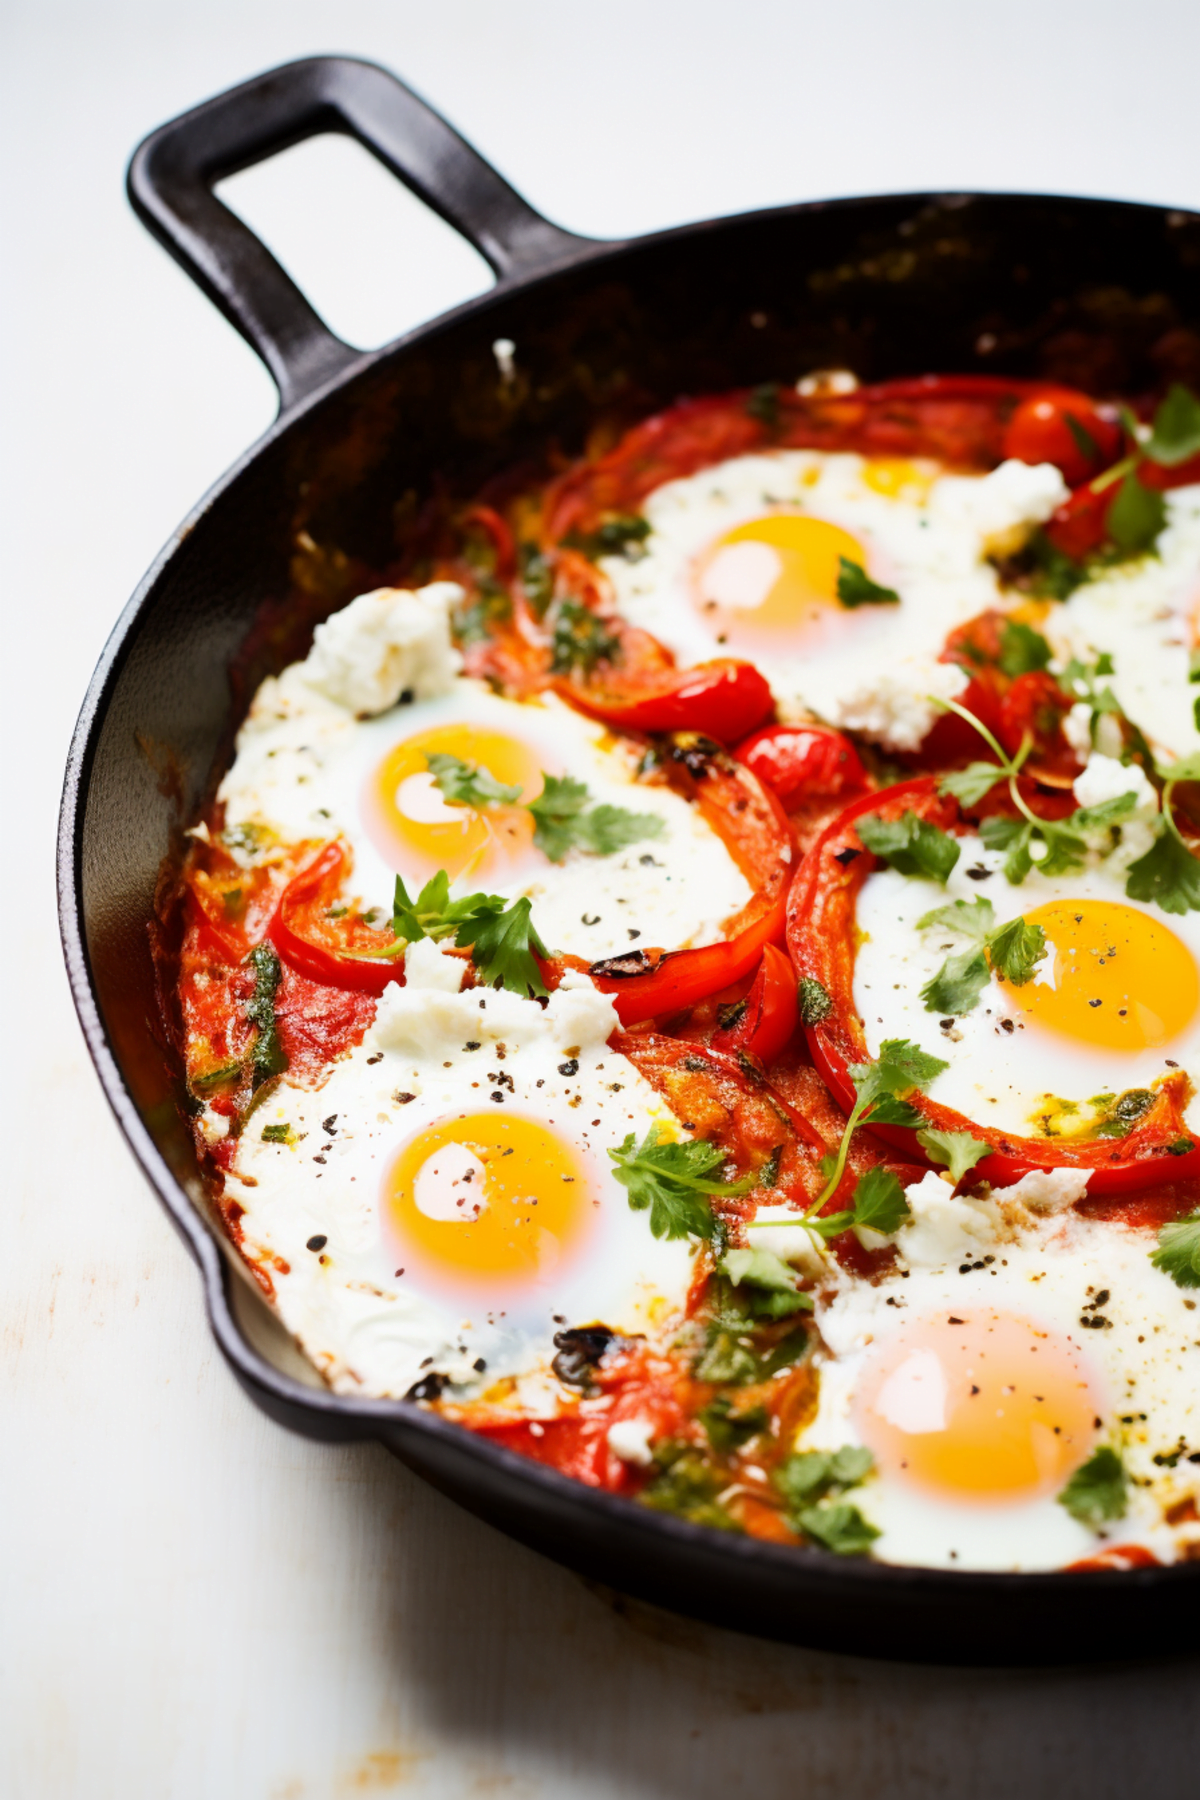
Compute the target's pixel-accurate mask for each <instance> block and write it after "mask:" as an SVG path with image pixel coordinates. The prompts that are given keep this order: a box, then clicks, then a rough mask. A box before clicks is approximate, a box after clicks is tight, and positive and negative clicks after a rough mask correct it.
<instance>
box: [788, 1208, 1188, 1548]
mask: <svg viewBox="0 0 1200 1800" xmlns="http://www.w3.org/2000/svg"><path fill="white" fill-rule="evenodd" d="M1071 1179H1072V1180H1074V1181H1075V1182H1076V1183H1078V1182H1079V1180H1080V1178H1079V1177H1078V1176H1076V1175H1074V1174H1072V1176H1071ZM1041 1180H1042V1178H1041V1177H1028V1178H1026V1182H1023V1183H1018V1184H1017V1185H1016V1186H1015V1187H1012V1188H1008V1189H1001V1190H999V1191H997V1192H996V1193H995V1194H992V1195H989V1196H988V1197H987V1198H985V1199H982V1200H963V1199H956V1198H954V1197H953V1195H952V1192H951V1188H950V1186H949V1185H948V1183H947V1182H946V1180H945V1179H944V1178H943V1177H941V1176H939V1175H936V1174H933V1173H930V1174H927V1175H925V1176H924V1178H923V1179H922V1180H921V1181H920V1182H919V1183H916V1184H913V1185H911V1186H910V1187H909V1188H908V1190H907V1199H908V1202H909V1205H910V1208H911V1217H910V1219H909V1220H908V1221H907V1222H906V1223H905V1225H903V1226H902V1227H901V1229H900V1230H899V1231H898V1232H897V1233H896V1234H895V1236H894V1238H893V1239H892V1240H891V1241H892V1242H893V1243H894V1244H895V1247H896V1252H897V1260H896V1265H895V1267H894V1268H893V1269H892V1270H891V1271H889V1272H885V1273H884V1274H883V1275H882V1276H881V1277H877V1278H876V1279H875V1280H873V1281H865V1280H862V1279H858V1278H856V1277H854V1276H853V1275H851V1274H849V1273H848V1272H846V1271H842V1272H840V1273H836V1274H832V1277H831V1279H827V1282H826V1285H825V1287H824V1289H823V1292H822V1294H821V1296H820V1298H819V1299H818V1304H817V1308H816V1319H817V1323H818V1326H819V1329H820V1333H821V1339H822V1348H821V1349H820V1351H819V1352H818V1353H817V1356H816V1359H815V1361H816V1367H817V1370H818V1376H819V1398H818V1407H817V1412H816V1415H815V1417H814V1418H813V1419H812V1420H811V1422H810V1423H809V1424H808V1425H807V1426H806V1427H805V1428H804V1429H803V1430H802V1431H801V1432H800V1433H799V1434H798V1436H797V1439H796V1445H795V1448H796V1449H798V1450H822V1449H824V1450H833V1449H838V1448H840V1447H841V1446H842V1445H844V1444H856V1445H857V1444H861V1445H865V1446H866V1447H867V1448H868V1449H870V1450H871V1452H872V1453H873V1456H874V1472H873V1474H872V1475H871V1476H870V1477H869V1478H868V1479H867V1480H866V1481H865V1482H864V1484H863V1485H862V1486H861V1487H858V1488H855V1489H854V1490H853V1492H852V1494H851V1496H850V1498H851V1499H852V1500H853V1502H854V1504H855V1505H857V1506H858V1508H859V1510H860V1511H861V1512H862V1514H863V1516H864V1517H865V1518H866V1519H867V1520H869V1522H870V1523H871V1524H872V1525H873V1526H874V1527H875V1528H876V1529H877V1530H878V1531H879V1532H880V1534H881V1535H880V1537H879V1538H878V1540H877V1541H876V1542H875V1543H874V1545H873V1546H872V1549H873V1554H874V1555H876V1556H877V1557H879V1558H880V1559H882V1560H884V1561H889V1562H900V1563H910V1564H911V1563H916V1564H921V1565H924V1566H929V1567H949V1568H975V1569H993V1570H1025V1571H1031V1570H1037V1569H1051V1568H1058V1567H1062V1566H1063V1565H1065V1564H1068V1563H1071V1562H1073V1561H1078V1560H1081V1559H1083V1558H1085V1557H1088V1556H1091V1555H1094V1554H1095V1553H1096V1551H1097V1549H1098V1548H1100V1547H1102V1545H1103V1544H1104V1543H1105V1542H1114V1543H1118V1542H1119V1543H1121V1544H1141V1545H1143V1546H1145V1548H1147V1549H1148V1550H1150V1551H1151V1552H1152V1553H1153V1554H1154V1555H1156V1556H1157V1557H1158V1558H1159V1559H1160V1560H1162V1561H1166V1562H1170V1561H1172V1560H1174V1559H1175V1557H1176V1556H1178V1555H1180V1554H1185V1553H1186V1552H1187V1550H1188V1547H1189V1546H1190V1544H1191V1542H1192V1540H1193V1538H1194V1537H1195V1535H1196V1533H1195V1530H1194V1528H1193V1527H1192V1526H1191V1525H1190V1524H1188V1523H1186V1522H1183V1523H1172V1519H1171V1517H1169V1515H1173V1516H1174V1518H1175V1519H1176V1520H1178V1519H1180V1517H1181V1515H1188V1516H1190V1514H1191V1511H1192V1508H1191V1507H1190V1506H1189V1504H1188V1503H1189V1501H1193V1500H1194V1497H1195V1496H1196V1495H1197V1494H1200V1468H1197V1466H1196V1465H1197V1464H1198V1463H1200V1384H1198V1379H1197V1378H1198V1376H1200V1326H1198V1325H1197V1321H1196V1302H1195V1301H1194V1300H1192V1299H1190V1298H1189V1297H1188V1296H1187V1295H1186V1294H1185V1293H1183V1292H1182V1291H1181V1290H1180V1289H1179V1288H1178V1287H1176V1286H1175V1284H1174V1283H1173V1282H1172V1281H1171V1279H1170V1278H1169V1276H1167V1275H1165V1274H1163V1273H1162V1272H1161V1271H1159V1270H1158V1269H1156V1268H1154V1267H1153V1265H1152V1264H1151V1262H1150V1259H1149V1255H1148V1250H1149V1248H1150V1247H1152V1244H1153V1238H1152V1235H1151V1234H1150V1233H1149V1232H1146V1231H1144V1230H1135V1229H1130V1228H1128V1227H1126V1226H1124V1225H1122V1224H1120V1223H1114V1222H1111V1221H1106V1220H1100V1219H1094V1218H1087V1217H1085V1216H1083V1215H1081V1214H1080V1213H1077V1212H1075V1211H1073V1210H1071V1208H1070V1206H1069V1204H1068V1205H1067V1206H1065V1207H1063V1208H1061V1209H1060V1210H1054V1211H1051V1212H1049V1213H1047V1212H1044V1211H1041V1212H1039V1211H1034V1210H1031V1208H1030V1205H1029V1204H1027V1200H1032V1201H1033V1202H1034V1204H1035V1205H1037V1206H1041V1205H1043V1204H1044V1202H1045V1200H1046V1194H1045V1192H1043V1191H1042V1189H1039V1188H1038V1186H1037V1184H1038V1182H1039V1181H1041ZM1058 1198H1059V1200H1061V1199H1063V1198H1064V1196H1063V1195H1059V1196H1058ZM784 1229H786V1228H784ZM794 1229H795V1228H794V1227H793V1228H791V1230H794ZM789 1235H790V1233H789ZM1101 1445H1111V1446H1112V1447H1113V1448H1115V1449H1116V1450H1117V1451H1118V1452H1119V1454H1120V1455H1121V1457H1122V1460H1123V1461H1124V1464H1125V1467H1126V1469H1127V1471H1128V1474H1129V1477H1130V1488H1129V1495H1128V1500H1127V1507H1126V1513H1125V1517H1124V1518H1122V1519H1120V1520H1114V1521H1112V1522H1111V1523H1109V1524H1104V1523H1101V1524H1100V1525H1098V1526H1097V1525H1094V1524H1092V1523H1085V1522H1083V1521H1081V1520H1079V1519H1078V1518H1076V1517H1074V1516H1073V1515H1072V1514H1071V1513H1070V1512H1069V1511H1068V1510H1067V1509H1066V1508H1065V1507H1064V1506H1063V1505H1062V1504H1061V1502H1060V1499H1059V1496H1060V1495H1061V1493H1062V1491H1063V1489H1064V1487H1065V1486H1066V1484H1067V1482H1068V1481H1069V1479H1070V1478H1071V1476H1072V1475H1073V1474H1074V1473H1075V1471H1076V1470H1077V1469H1078V1468H1079V1467H1080V1466H1081V1465H1082V1464H1083V1463H1084V1462H1085V1461H1086V1460H1087V1459H1088V1458H1089V1457H1090V1456H1091V1455H1092V1453H1093V1452H1094V1451H1095V1449H1096V1448H1097V1447H1098V1446H1101ZM1192 1458H1194V1459H1195V1461H1193V1460H1191V1459H1192Z"/></svg>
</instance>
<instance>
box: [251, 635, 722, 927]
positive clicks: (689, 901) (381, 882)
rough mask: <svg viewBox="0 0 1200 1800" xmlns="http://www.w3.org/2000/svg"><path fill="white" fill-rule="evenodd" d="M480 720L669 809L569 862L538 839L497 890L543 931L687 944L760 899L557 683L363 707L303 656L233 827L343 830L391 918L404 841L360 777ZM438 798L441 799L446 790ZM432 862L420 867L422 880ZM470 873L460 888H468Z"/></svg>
mask: <svg viewBox="0 0 1200 1800" xmlns="http://www.w3.org/2000/svg"><path fill="white" fill-rule="evenodd" d="M459 723H463V724H470V725H474V726H477V727H481V728H485V729H488V730H493V731H498V732H502V733H505V734H507V735H508V736H511V737H514V738H517V739H520V740H522V741H523V742H525V743H527V744H528V745H530V746H531V747H532V748H533V750H534V751H535V753H536V755H537V757H538V758H539V759H540V760H541V761H542V763H543V766H544V767H545V768H547V769H549V770H551V771H553V772H561V773H564V774H568V775H573V776H575V777H576V778H577V779H579V780H582V781H584V782H586V784H587V787H588V789H589V792H590V794H591V796H592V799H593V800H594V801H596V802H597V803H607V804H610V805H614V806H619V807H623V808H625V809H626V810H628V811H631V812H639V813H651V814H653V815H654V816H655V817H656V818H658V819H660V820H661V821H662V826H663V830H662V833H661V835H660V836H658V837H653V838H646V839H645V840H643V841H639V842H637V843H634V844H632V845H630V846H629V847H628V848H627V849H625V850H620V851H617V852H616V853H615V854H614V855H611V856H599V855H594V854H589V853H585V852H583V851H579V850H571V851H569V852H568V853H567V856H566V858H565V860H564V861H563V862H562V863H561V864H555V863H552V862H550V861H549V859H548V858H547V857H545V856H544V855H543V854H542V852H541V851H540V850H531V853H530V859H529V862H528V863H527V864H526V865H524V866H522V867H521V868H520V869H519V870H518V871H517V872H516V876H515V879H513V880H510V881H508V882H507V883H504V882H498V883H497V884H496V886H495V888H494V889H493V890H492V891H495V892H498V893H500V894H502V895H504V897H505V898H507V899H515V898H517V897H518V896H520V895H528V896H529V898H530V899H531V900H532V901H533V903H534V911H533V919H534V923H535V925H536V927H537V929H538V931H539V933H540V935H541V937H542V939H543V941H544V942H545V943H546V944H547V945H548V946H549V947H550V948H551V949H553V950H560V951H564V952H568V953H571V954H574V955H577V956H586V957H587V958H588V959H589V960H590V961H595V960H597V959H598V958H600V957H604V956H613V955H616V954H619V953H620V952H622V951H627V950H630V949H631V948H633V947H635V945H641V946H649V945H655V946H659V947H662V948H664V949H670V950H676V949H684V948H686V947H688V946H690V945H699V944H707V943H713V942H716V941H717V940H719V939H720V938H721V937H722V936H723V932H722V921H723V920H724V919H726V918H729V917H730V916H731V915H733V914H734V913H736V912H738V911H739V910H740V908H741V907H743V906H744V905H745V904H746V902H747V901H748V900H749V899H750V886H749V883H748V882H747V881H746V878H745V876H744V875H743V874H742V873H741V871H740V869H739V868H738V867H737V865H736V863H734V861H733V859H732V858H731V857H730V855H729V852H728V850H727V849H726V848H725V846H724V844H723V843H722V842H721V840H720V838H719V837H718V836H717V835H716V833H715V832H714V831H713V830H712V828H711V827H710V826H709V825H708V823H707V822H706V821H705V819H704V818H703V817H702V815H701V814H700V812H699V811H698V809H697V808H695V807H693V806H692V805H690V804H689V802H688V801H686V800H685V799H684V798H683V797H682V796H681V795H679V794H676V793H674V792H672V791H671V790H670V789H668V788H665V787H656V786H649V785H646V784H643V783H640V782H637V781H636V780H635V772H636V762H637V753H636V750H634V749H633V748H632V747H631V746H629V745H626V744H624V743H618V742H615V741H614V740H613V739H612V738H611V737H609V736H608V734H607V733H606V730H605V727H604V726H603V725H600V724H597V723H596V722H595V721H593V720H591V719H585V718H583V717H582V716H581V715H580V714H579V713H576V712H574V711H573V710H572V709H571V708H570V707H569V706H566V705H564V704H563V703H562V702H561V701H560V700H558V699H557V698H556V696H554V695H552V694H551V695H546V696H543V697H541V698H538V699H532V700H526V701H516V700H507V699H504V698H503V697H501V696H500V695H498V694H494V693H492V692H491V690H490V689H489V688H488V687H487V686H486V685H485V684H484V683H483V682H480V681H473V680H470V679H469V678H467V677H465V676H457V677H452V678H451V680H450V682H449V684H448V691H446V692H442V693H438V694H436V695H434V696H432V697H430V698H426V699H416V700H413V701H410V702H409V703H407V704H403V703H402V704H400V705H396V706H392V707H390V708H389V709H388V710H387V711H385V712H381V713H379V714H378V715H377V716H375V717H372V718H356V717H355V716H354V714H353V713H351V712H350V711H349V710H348V709H347V708H346V707H345V706H342V705H340V704H338V703H337V702H336V701H334V700H331V699H329V698H327V697H326V696H325V695H324V694H322V693H320V692H319V691H317V690H316V689H315V688H314V687H313V686H312V685H311V684H310V682H309V681H308V680H307V679H306V669H305V666H304V665H303V664H297V665H293V666H292V667H291V668H290V669H288V670H287V671H285V673H284V675H283V676H282V677H281V678H280V679H279V680H278V681H267V682H264V684H263V686H262V688H260V690H259V692H258V694H257V696H256V697H255V701H254V705H253V707H252V708H251V712H250V715H249V717H248V719H247V720H246V723H245V724H244V726H243V727H242V730H241V732H240V734H239V737H238V746H237V757H236V760H235V761H234V763H233V766H232V768H231V769H230V770H229V773H228V774H227V775H226V776H225V778H224V780H223V781H222V783H221V787H220V790H219V798H220V799H221V800H222V801H223V802H224V805H225V819H226V827H227V829H228V828H234V827H238V826H245V825H250V826H259V827H262V826H265V827H266V828H267V830H268V831H269V832H271V833H273V834H275V835H276V836H278V837H279V838H281V839H283V840H284V841H285V842H290V843H296V842H299V841H302V840H304V839H306V838H308V839H311V838H331V837H335V836H341V837H342V838H344V839H345V841H346V842H347V843H348V844H349V845H350V847H351V849H352V851H353V854H354V872H353V876H352V878H351V888H352V891H353V893H354V894H356V895H357V896H359V897H360V898H361V899H362V901H363V902H364V905H365V906H366V907H375V908H377V909H378V910H379V913H380V915H381V916H382V917H384V918H387V917H390V915H391V910H392V891H393V887H394V883H395V877H396V874H397V873H400V874H403V875H405V876H406V879H407V880H408V885H409V888H410V892H411V891H413V879H414V877H413V871H412V870H411V868H410V869H405V868H403V867H402V866H400V865H401V862H402V857H403V852H402V850H397V852H396V853H395V855H394V857H393V858H390V859H389V858H388V857H386V856H385V855H383V854H381V851H380V849H379V847H378V843H377V841H376V839H375V838H374V837H373V836H372V834H371V832H370V831H369V830H368V828H367V825H366V822H365V816H364V808H363V800H362V796H363V789H364V785H365V784H366V783H367V781H368V778H369V776H370V775H371V773H372V771H373V770H375V769H376V768H378V766H379V764H380V763H381V762H382V761H383V759H384V758H385V757H386V755H387V754H388V752H389V750H391V749H392V748H393V747H394V746H395V745H396V744H398V743H401V742H403V741H404V740H405V739H406V738H409V737H411V736H414V735H415V734H417V733H419V732H424V731H427V730H429V729H431V728H433V727H435V726H443V725H451V724H459ZM434 803H435V804H440V802H439V801H438V800H437V797H436V796H435V797H434ZM427 873H428V871H426V870H421V871H420V872H419V873H418V874H417V875H416V876H415V880H416V884H417V885H418V886H419V885H420V884H421V882H423V881H424V879H425V878H426V875H427ZM479 886H480V881H479V880H478V879H476V880H472V879H470V878H468V877H464V878H463V879H461V880H460V881H458V882H457V883H456V884H455V886H454V889H453V891H454V892H460V891H461V892H470V891H474V890H475V889H477V888H478V887H479Z"/></svg>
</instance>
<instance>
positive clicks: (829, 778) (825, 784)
mask: <svg viewBox="0 0 1200 1800" xmlns="http://www.w3.org/2000/svg"><path fill="white" fill-rule="evenodd" d="M733 754H734V755H735V756H736V757H737V759H738V761H739V762H743V763H745V765H746V767H747V768H748V769H752V770H753V771H754V773H755V774H756V775H757V776H758V779H759V780H760V781H761V782H762V784H763V786H764V787H768V788H770V790H771V792H772V793H773V794H774V795H775V797H776V799H777V800H779V801H780V802H781V804H782V805H783V806H785V807H787V808H788V809H789V810H790V809H791V808H792V807H794V806H797V805H799V804H800V802H801V801H804V800H809V799H820V800H825V799H834V798H836V797H837V796H839V795H845V796H846V798H847V799H849V798H850V796H851V795H853V794H861V793H862V792H863V791H864V789H866V788H869V787H871V786H873V785H874V784H873V783H872V780H871V777H870V776H869V775H868V774H867V771H866V770H865V769H864V768H863V765H862V759H861V757H860V756H859V754H858V751H857V750H856V749H855V748H854V745H853V744H852V743H851V742H850V739H849V738H848V737H845V736H843V734H842V733H841V732H840V731H834V730H833V728H832V726H829V725H767V726H765V727H764V729H763V730H762V731H756V732H755V733H754V735H753V736H752V737H748V738H746V739H744V741H743V742H742V743H740V744H739V745H738V747H737V749H736V750H735V751H734V753H733Z"/></svg>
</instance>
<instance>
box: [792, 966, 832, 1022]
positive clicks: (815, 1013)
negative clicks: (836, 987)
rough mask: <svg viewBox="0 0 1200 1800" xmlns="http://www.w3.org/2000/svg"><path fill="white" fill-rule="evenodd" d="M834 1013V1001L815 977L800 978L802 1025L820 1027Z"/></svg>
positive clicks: (805, 976)
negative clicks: (823, 1020)
mask: <svg viewBox="0 0 1200 1800" xmlns="http://www.w3.org/2000/svg"><path fill="white" fill-rule="evenodd" d="M832 1011H833V1001H832V1000H831V999H830V997H829V990H828V989H827V988H826V987H825V986H824V985H823V984H822V983H821V982H819V981H818V980H817V978H816V976H815V975H802V976H801V978H800V1023H801V1024H802V1025H819V1024H820V1023H821V1021H822V1019H827V1018H828V1017H829V1015H830V1013H831V1012H832Z"/></svg>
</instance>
